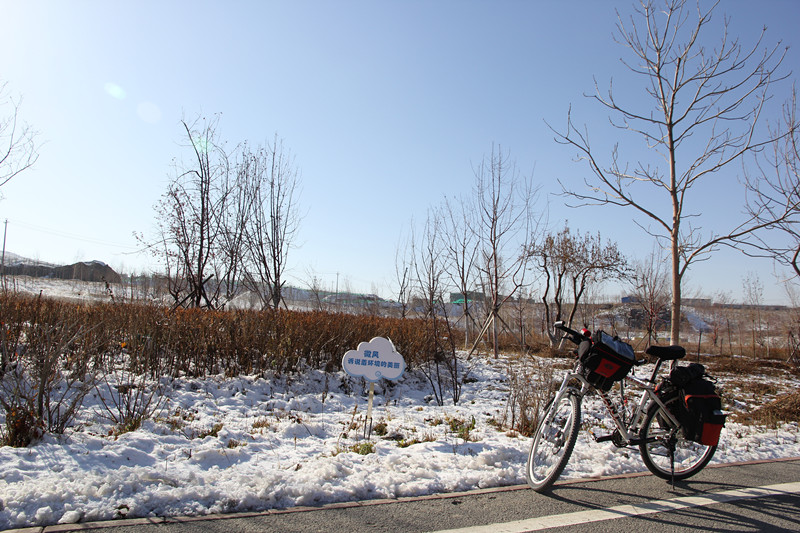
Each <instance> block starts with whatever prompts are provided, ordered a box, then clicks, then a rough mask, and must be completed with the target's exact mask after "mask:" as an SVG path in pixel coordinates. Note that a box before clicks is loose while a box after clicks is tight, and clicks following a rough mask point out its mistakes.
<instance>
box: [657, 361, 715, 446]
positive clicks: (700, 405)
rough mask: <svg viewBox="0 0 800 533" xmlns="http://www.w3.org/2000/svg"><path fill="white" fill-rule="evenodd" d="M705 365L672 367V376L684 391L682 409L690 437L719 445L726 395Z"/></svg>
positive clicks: (682, 422) (679, 388)
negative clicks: (715, 383)
mask: <svg viewBox="0 0 800 533" xmlns="http://www.w3.org/2000/svg"><path fill="white" fill-rule="evenodd" d="M705 375H706V374H705V367H704V366H703V365H701V364H698V363H692V364H690V365H688V366H679V367H675V368H673V369H672V372H670V375H669V380H670V381H671V382H672V384H673V385H675V387H676V388H677V389H678V390H679V391H680V398H681V400H682V401H681V411H683V412H682V413H681V415H682V416H680V417H679V420H680V422H681V424H682V425H683V426H684V431H685V434H686V438H687V439H689V440H692V441H695V442H699V443H700V444H703V445H705V446H716V445H717V444H718V443H719V436H720V433H721V432H722V428H723V426H724V425H725V416H726V415H725V413H723V412H722V399H721V398H720V397H719V394H717V389H716V387H715V386H714V383H713V382H711V381H709V380H707V379H705V378H704V376H705Z"/></svg>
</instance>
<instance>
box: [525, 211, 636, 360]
mask: <svg viewBox="0 0 800 533" xmlns="http://www.w3.org/2000/svg"><path fill="white" fill-rule="evenodd" d="M529 254H530V255H531V256H532V257H533V258H535V259H536V261H537V263H538V267H539V270H540V271H541V272H542V274H543V276H544V283H545V286H544V291H543V294H542V302H543V303H544V308H545V316H546V317H547V321H548V323H553V322H555V321H558V320H564V321H566V322H567V324H568V325H569V326H572V322H573V320H574V318H575V313H576V312H577V311H578V308H579V306H580V303H581V298H582V297H583V296H584V294H585V293H586V290H587V289H588V288H589V287H590V286H591V285H593V284H595V283H598V282H600V281H607V280H611V279H618V278H620V277H621V276H622V275H623V274H624V273H625V272H626V269H627V260H626V259H625V257H624V256H623V255H622V254H621V253H620V251H619V249H618V247H617V245H616V243H613V242H611V241H608V242H605V243H604V242H603V241H602V239H601V238H600V235H599V234H596V235H592V234H590V233H586V234H585V235H580V234H579V233H577V232H576V233H575V234H573V233H572V231H571V230H570V229H569V226H568V225H567V224H565V225H564V228H563V229H562V230H561V231H559V232H558V233H556V234H552V233H550V234H548V235H546V236H545V237H544V239H543V240H542V243H541V244H538V245H535V246H532V247H531V248H530V251H529ZM570 299H571V302H570ZM565 305H569V306H570V308H569V312H568V313H566V312H565V309H564V307H565ZM547 329H548V335H550V342H551V344H553V345H555V343H556V342H557V341H558V338H557V337H556V336H554V335H553V334H552V332H551V331H550V328H547Z"/></svg>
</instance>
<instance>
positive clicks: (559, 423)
mask: <svg viewBox="0 0 800 533" xmlns="http://www.w3.org/2000/svg"><path fill="white" fill-rule="evenodd" d="M552 401H553V400H551V404H552ZM555 402H556V404H555V406H554V408H552V409H550V408H549V407H550V406H551V404H548V408H547V409H546V410H545V416H544V418H543V419H542V420H541V421H540V422H539V426H538V427H537V428H536V434H535V435H534V436H533V442H532V443H531V451H530V454H529V455H528V464H527V465H526V468H525V473H526V475H527V478H528V484H529V485H530V486H531V488H532V489H533V490H535V491H537V492H543V491H545V490H547V489H548V488H550V486H551V485H552V484H553V483H555V481H556V480H557V479H558V476H560V475H561V472H562V471H563V470H564V467H565V466H567V462H568V461H569V456H570V455H571V454H572V449H573V448H574V447H575V440H576V439H577V438H578V428H579V427H580V423H581V404H580V400H579V398H578V396H576V395H575V394H572V393H569V392H567V393H565V394H563V395H562V396H557V397H556V398H555Z"/></svg>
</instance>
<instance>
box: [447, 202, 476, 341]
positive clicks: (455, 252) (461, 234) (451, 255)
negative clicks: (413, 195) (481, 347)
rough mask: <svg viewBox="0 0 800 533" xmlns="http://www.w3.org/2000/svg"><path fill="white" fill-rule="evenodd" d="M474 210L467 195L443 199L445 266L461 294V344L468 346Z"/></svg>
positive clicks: (472, 321)
mask: <svg viewBox="0 0 800 533" xmlns="http://www.w3.org/2000/svg"><path fill="white" fill-rule="evenodd" d="M474 214H475V209H474V206H472V205H471V204H470V203H469V201H468V200H467V199H466V198H460V199H459V200H457V201H455V202H452V201H450V200H447V199H445V201H444V204H443V205H442V208H441V214H440V217H441V220H442V233H443V236H444V247H445V257H446V259H445V269H446V271H447V273H448V274H449V276H450V280H451V281H452V283H453V285H454V286H455V287H456V288H457V290H458V291H459V292H460V293H461V295H462V296H463V300H464V303H463V304H462V309H463V312H462V318H463V319H464V332H465V334H464V346H465V347H467V346H469V340H470V326H471V325H474V324H475V318H474V317H473V314H472V311H471V309H472V298H473V296H474V293H475V281H476V274H477V272H476V268H475V267H476V262H477V259H478V243H477V235H476V233H475V220H474Z"/></svg>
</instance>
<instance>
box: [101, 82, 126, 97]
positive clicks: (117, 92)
mask: <svg viewBox="0 0 800 533" xmlns="http://www.w3.org/2000/svg"><path fill="white" fill-rule="evenodd" d="M105 90H106V93H108V94H109V95H110V96H112V97H113V98H116V99H117V100H124V99H125V96H126V93H125V89H123V88H122V87H120V86H119V85H117V84H116V83H113V82H110V81H109V82H108V83H106V85H105Z"/></svg>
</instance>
